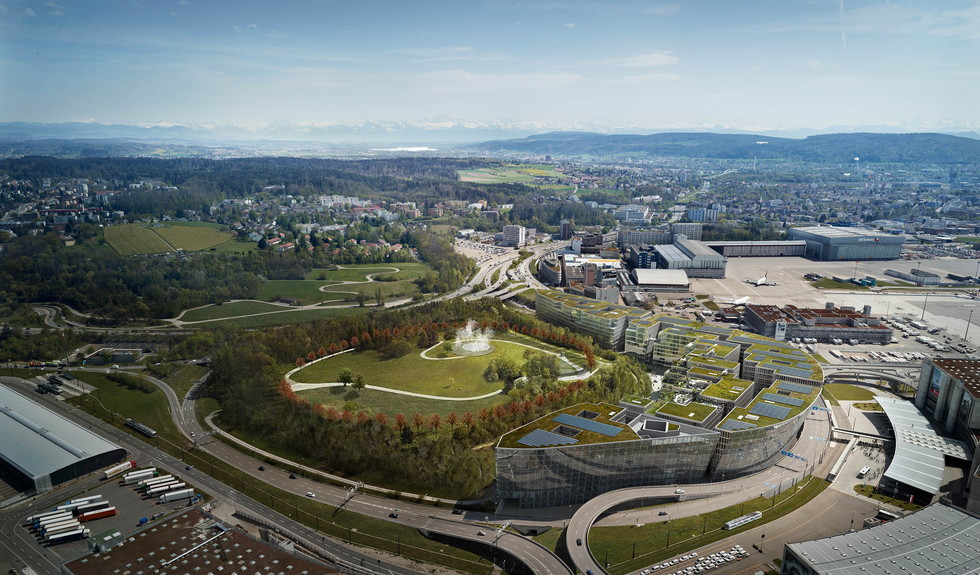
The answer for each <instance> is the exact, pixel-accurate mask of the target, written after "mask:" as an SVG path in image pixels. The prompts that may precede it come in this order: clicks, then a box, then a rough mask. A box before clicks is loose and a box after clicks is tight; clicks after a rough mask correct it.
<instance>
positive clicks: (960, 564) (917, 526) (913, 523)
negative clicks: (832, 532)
mask: <svg viewBox="0 0 980 575" xmlns="http://www.w3.org/2000/svg"><path fill="white" fill-rule="evenodd" d="M787 548H788V549H790V551H792V552H793V554H794V555H796V556H797V557H799V558H801V559H802V560H803V561H805V562H806V564H807V565H808V566H809V567H811V568H812V570H813V572H815V573H819V574H830V573H833V574H834V575H888V574H891V575H896V574H898V573H903V574H905V573H907V574H918V573H948V574H950V575H952V574H953V573H976V572H977V549H980V518H978V517H977V516H975V515H972V514H970V513H967V512H965V511H963V510H961V509H957V508H955V507H952V506H950V505H945V504H942V503H937V504H935V505H930V506H929V507H924V508H922V509H920V510H919V511H916V512H915V513H912V514H910V515H907V516H905V517H902V518H900V519H896V520H894V521H889V522H887V523H883V524H881V525H878V526H877V527H871V528H868V529H862V530H859V531H855V532H853V533H845V534H843V535H836V536H834V537H827V538H824V539H815V540H813V541H804V542H802V543H790V544H788V545H787ZM790 561H792V559H790Z"/></svg>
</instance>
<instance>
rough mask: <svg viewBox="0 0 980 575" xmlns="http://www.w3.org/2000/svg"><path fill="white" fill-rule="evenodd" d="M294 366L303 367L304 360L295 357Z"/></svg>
mask: <svg viewBox="0 0 980 575" xmlns="http://www.w3.org/2000/svg"><path fill="white" fill-rule="evenodd" d="M296 365H297V366H304V365H306V360H305V359H303V358H302V357H297V358H296Z"/></svg>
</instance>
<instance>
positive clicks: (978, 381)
mask: <svg viewBox="0 0 980 575" xmlns="http://www.w3.org/2000/svg"><path fill="white" fill-rule="evenodd" d="M932 363H933V364H934V365H935V366H936V367H938V368H939V369H941V370H943V371H945V372H946V373H948V374H949V375H950V376H952V377H953V378H955V379H958V380H960V381H962V382H963V388H964V389H966V390H967V391H969V392H970V395H972V396H973V397H975V398H980V360H976V359H934V360H933V361H932Z"/></svg>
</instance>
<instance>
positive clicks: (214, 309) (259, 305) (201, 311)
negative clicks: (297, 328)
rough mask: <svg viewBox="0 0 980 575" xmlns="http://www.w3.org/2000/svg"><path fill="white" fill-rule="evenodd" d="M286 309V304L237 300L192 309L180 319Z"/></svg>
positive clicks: (224, 316) (207, 317)
mask: <svg viewBox="0 0 980 575" xmlns="http://www.w3.org/2000/svg"><path fill="white" fill-rule="evenodd" d="M286 310H289V308H288V307H286V306H283V305H276V304H271V303H265V302H261V301H235V302H230V303H224V304H221V305H209V306H206V307H199V308H197V309H192V310H189V311H187V312H185V313H184V314H183V315H182V316H180V319H181V320H182V321H207V320H212V319H224V318H228V317H238V316H242V315H252V314H256V313H266V312H271V311H286Z"/></svg>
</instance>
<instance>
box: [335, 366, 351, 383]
mask: <svg viewBox="0 0 980 575" xmlns="http://www.w3.org/2000/svg"><path fill="white" fill-rule="evenodd" d="M337 381H339V382H340V383H342V384H344V387H347V386H348V385H349V384H351V383H354V372H353V371H351V369H350V368H349V367H345V368H344V369H342V370H340V373H338V374H337Z"/></svg>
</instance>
